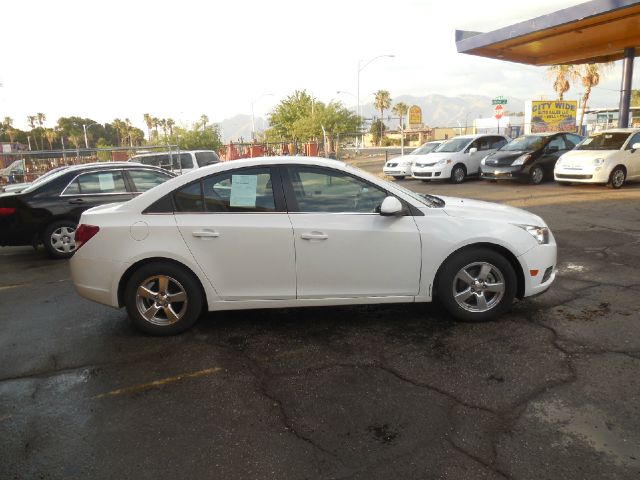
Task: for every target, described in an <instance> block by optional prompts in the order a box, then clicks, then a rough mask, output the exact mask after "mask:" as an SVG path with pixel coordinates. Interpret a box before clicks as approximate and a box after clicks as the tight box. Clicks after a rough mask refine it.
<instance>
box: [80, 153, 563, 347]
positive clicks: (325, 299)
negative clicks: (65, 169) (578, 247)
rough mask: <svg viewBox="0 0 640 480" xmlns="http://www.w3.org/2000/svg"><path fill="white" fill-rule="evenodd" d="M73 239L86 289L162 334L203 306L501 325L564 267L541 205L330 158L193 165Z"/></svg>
mask: <svg viewBox="0 0 640 480" xmlns="http://www.w3.org/2000/svg"><path fill="white" fill-rule="evenodd" d="M75 241H76V246H77V247H76V248H77V250H76V252H75V254H74V255H73V257H72V258H71V261H70V263H71V274H72V278H73V283H74V285H75V288H76V289H77V291H78V292H79V293H80V295H82V296H84V297H86V298H88V299H91V300H94V301H96V302H99V303H103V304H105V305H109V306H112V307H116V308H117V307H122V306H124V307H126V309H127V312H128V314H129V317H130V318H131V320H132V321H133V323H134V324H135V325H136V326H137V327H139V328H140V329H142V330H143V331H145V332H148V333H151V334H159V335H162V334H175V333H179V332H181V331H183V330H185V329H187V328H189V327H190V326H191V325H193V324H194V323H195V322H196V320H197V319H198V317H199V316H200V315H201V313H202V312H203V311H204V310H208V311H222V310H238V309H249V308H281V307H302V306H320V305H346V304H375V303H397V302H429V301H432V300H433V299H438V300H439V301H440V302H441V303H442V304H443V305H444V307H445V308H446V309H447V310H448V311H449V312H450V314H451V315H452V316H453V317H455V318H458V319H461V320H466V321H484V320H490V319H492V318H495V317H496V316H497V315H499V314H501V313H503V312H505V311H506V310H507V309H508V308H509V307H510V305H511V304H512V301H513V299H514V298H515V297H518V298H523V297H528V296H531V295H535V294H539V293H541V292H544V291H545V290H546V289H548V288H549V286H550V285H551V284H552V282H553V281H554V278H555V267H556V243H555V240H554V237H553V235H552V233H551V232H550V231H549V228H548V227H547V225H546V224H545V222H544V221H543V220H542V219H541V218H540V217H538V216H536V215H534V214H532V213H529V212H526V211H524V210H520V209H516V208H512V207H508V206H505V205H498V204H493V203H487V202H480V201H474V200H462V199H458V198H449V197H437V196H433V195H420V194H417V193H414V192H412V191H410V190H407V189H404V188H402V187H400V186H398V185H395V184H392V183H389V182H386V181H384V180H381V179H379V178H377V177H375V176H372V175H369V174H367V173H365V172H363V171H361V170H359V169H356V168H354V167H350V166H348V165H346V164H344V163H341V162H338V161H334V160H328V159H321V158H298V157H267V158H254V159H246V160H237V161H233V162H225V163H219V164H216V165H213V166H208V167H204V168H201V169H198V170H195V171H192V172H189V173H186V174H184V175H182V176H180V177H176V178H173V179H171V180H169V181H167V182H166V183H163V184H162V185H159V186H157V187H155V188H154V189H152V190H150V191H148V192H146V193H144V194H142V195H140V196H139V197H137V198H134V199H133V200H130V201H129V202H126V203H124V204H117V205H104V206H100V207H96V208H93V209H91V210H88V211H86V212H84V213H83V215H82V218H81V225H79V226H78V229H77V230H76V234H75ZM389 252H393V255H390V254H389Z"/></svg>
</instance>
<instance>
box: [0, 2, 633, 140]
mask: <svg viewBox="0 0 640 480" xmlns="http://www.w3.org/2000/svg"><path fill="white" fill-rule="evenodd" d="M579 3H582V2H580V1H564V0H536V1H535V2H527V4H528V5H526V6H525V5H524V2H522V3H521V2H505V1H504V0H500V1H497V0H483V1H481V2H479V1H477V0H461V1H455V0H453V1H441V0H439V1H430V0H395V1H380V0H367V1H349V0H322V1H317V2H309V1H304V0H296V1H293V0H271V1H265V0H234V1H221V2H215V1H206V0H195V1H194V0H181V1H171V2H168V1H163V0H156V1H146V0H145V1H138V0H128V1H121V0H109V1H106V2H99V3H98V2H90V1H86V0H84V1H60V2H52V1H50V0H46V1H29V0H20V1H14V2H3V5H2V41H3V48H2V52H3V54H2V56H3V62H2V66H1V67H0V83H2V84H3V87H2V88H0V118H4V117H5V116H10V117H12V118H13V119H14V121H15V125H16V126H17V127H20V128H25V127H26V116H27V115H29V114H32V115H33V114H35V113H37V112H43V113H45V114H46V115H47V118H48V122H47V125H48V126H53V125H54V123H55V121H56V120H57V118H58V117H60V116H69V115H80V116H85V117H91V118H93V119H95V120H97V121H99V122H106V121H111V120H112V119H114V118H116V117H119V118H125V117H128V118H130V119H131V121H132V122H133V123H134V124H135V125H137V126H139V127H141V128H142V127H143V125H144V123H143V119H142V116H143V114H144V113H145V112H148V113H150V114H152V115H154V116H157V117H172V118H174V119H175V120H176V121H177V122H178V123H186V122H190V121H193V120H196V119H197V118H198V117H199V116H200V115H201V114H202V113H205V114H207V115H208V116H209V118H210V119H211V120H212V121H221V120H222V119H224V118H227V117H231V116H233V115H235V114H238V113H245V114H250V113H251V105H252V100H253V105H254V110H255V115H256V116H265V115H266V113H267V112H268V111H269V110H270V109H271V108H273V106H274V105H276V104H277V103H278V101H279V100H281V99H283V98H285V97H286V96H287V95H290V94H291V93H292V92H293V91H294V90H296V89H300V90H302V89H306V90H307V91H308V92H309V93H311V94H313V95H314V96H315V97H317V98H318V99H319V100H322V101H325V102H328V101H330V100H332V99H337V100H341V101H342V102H344V103H345V104H346V105H347V106H351V105H354V104H355V98H354V97H351V96H349V94H337V93H336V91H338V90H343V91H347V92H350V93H351V94H354V95H355V93H356V88H357V69H358V60H363V64H364V63H365V62H366V60H368V59H371V58H373V57H375V56H377V55H381V54H393V55H395V58H380V59H377V60H376V61H374V62H373V63H371V64H370V65H369V66H368V67H366V68H365V69H364V70H363V71H362V73H361V82H360V89H361V97H362V103H366V102H367V101H371V96H370V94H371V93H372V92H374V91H376V90H379V89H385V90H388V91H389V92H390V93H391V96H392V98H393V97H396V96H400V95H417V96H423V95H428V94H432V93H438V94H443V95H461V94H483V95H489V96H495V95H504V96H506V97H507V98H508V97H509V96H514V97H519V98H521V99H530V98H537V97H539V96H540V95H547V97H548V98H551V97H553V95H554V92H553V90H552V88H551V82H550V81H549V80H547V79H545V77H544V68H538V67H529V66H521V65H517V64H513V63H507V62H501V61H497V60H488V59H483V58H479V57H473V56H468V55H462V54H458V53H456V48H455V41H454V32H455V30H456V29H463V30H476V31H489V30H493V29H496V28H500V27H503V26H507V25H510V24H513V23H515V22H518V21H522V20H527V19H530V18H533V17H536V16H539V15H543V14H546V13H550V12H553V11H556V10H558V9H561V8H566V7H568V6H572V5H576V4H579ZM636 63H637V62H636ZM638 77H639V75H636V78H635V79H634V87H635V88H638V81H637V79H638ZM619 87H620V62H617V63H616V66H615V68H614V69H613V70H612V71H611V73H609V75H608V76H607V77H606V78H605V79H604V81H603V82H602V83H601V86H600V87H598V88H596V89H595V90H594V92H593V94H592V99H593V101H591V102H590V105H591V106H593V107H597V106H611V105H617V103H618V93H617V90H618V89H619ZM580 92H581V87H580V86H577V85H576V86H573V87H572V89H571V90H570V91H569V93H568V94H567V96H566V98H567V99H574V100H575V99H576V97H577V94H578V93H580ZM265 94H273V96H270V95H265ZM368 95H369V96H368Z"/></svg>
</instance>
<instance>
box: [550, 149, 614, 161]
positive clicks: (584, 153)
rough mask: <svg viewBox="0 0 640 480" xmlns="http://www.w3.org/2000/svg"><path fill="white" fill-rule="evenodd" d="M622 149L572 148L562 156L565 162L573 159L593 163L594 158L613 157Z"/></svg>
mask: <svg viewBox="0 0 640 480" xmlns="http://www.w3.org/2000/svg"><path fill="white" fill-rule="evenodd" d="M618 152H620V150H571V151H569V152H567V153H565V154H564V155H562V156H561V157H560V158H561V159H562V161H563V162H565V161H567V160H571V163H591V162H592V161H593V159H594V158H605V159H606V158H609V157H613V156H614V155H615V154H617V153H618Z"/></svg>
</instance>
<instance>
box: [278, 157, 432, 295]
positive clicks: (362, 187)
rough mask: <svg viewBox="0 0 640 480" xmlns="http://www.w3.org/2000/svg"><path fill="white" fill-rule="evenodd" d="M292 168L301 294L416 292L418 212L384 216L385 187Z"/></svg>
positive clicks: (289, 190)
mask: <svg viewBox="0 0 640 480" xmlns="http://www.w3.org/2000/svg"><path fill="white" fill-rule="evenodd" d="M287 173H288V174H287V175H286V176H285V180H284V182H285V192H286V194H287V205H288V207H289V212H290V218H291V223H292V225H293V234H294V241H295V248H296V270H297V285H298V287H297V295H298V298H354V297H372V296H380V297H385V296H406V295H417V293H418V289H419V282H420V268H421V245H420V236H419V233H418V228H417V226H416V223H415V221H414V219H413V217H412V216H410V215H407V216H400V217H384V216H381V215H380V214H379V213H377V211H376V210H377V209H378V207H379V206H380V204H381V203H382V201H383V200H384V198H385V197H386V196H387V193H386V192H385V191H384V190H381V189H379V188H378V187H377V186H374V185H372V184H369V183H367V182H365V181H363V180H362V179H359V178H356V177H354V176H351V175H349V174H347V173H346V172H342V171H340V170H334V169H330V168H321V167H312V166H291V167H288V168H287ZM286 177H288V179H289V180H287V179H286Z"/></svg>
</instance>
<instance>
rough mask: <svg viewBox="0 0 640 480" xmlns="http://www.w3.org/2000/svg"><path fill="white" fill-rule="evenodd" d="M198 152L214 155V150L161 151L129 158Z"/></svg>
mask: <svg viewBox="0 0 640 480" xmlns="http://www.w3.org/2000/svg"><path fill="white" fill-rule="evenodd" d="M198 152H213V153H216V151H215V150H206V149H203V150H171V151H169V150H163V151H158V152H145V153H137V154H135V155H134V156H133V157H131V159H134V158H138V157H150V156H152V155H168V154H172V155H177V154H178V153H198Z"/></svg>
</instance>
